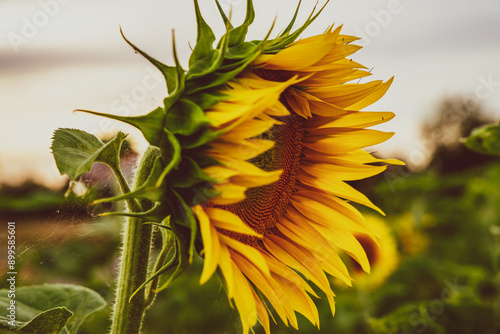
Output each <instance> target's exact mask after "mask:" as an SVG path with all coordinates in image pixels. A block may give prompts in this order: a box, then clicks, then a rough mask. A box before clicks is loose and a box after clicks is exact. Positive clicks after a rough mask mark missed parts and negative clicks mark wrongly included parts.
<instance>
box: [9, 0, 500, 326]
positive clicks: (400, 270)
mask: <svg viewBox="0 0 500 334" xmlns="http://www.w3.org/2000/svg"><path fill="white" fill-rule="evenodd" d="M254 2H255V9H256V14H257V16H256V21H255V23H254V24H253V26H252V27H251V30H250V34H249V38H255V39H258V38H262V37H263V36H264V35H265V33H266V32H267V31H268V29H269V27H270V26H271V24H272V21H273V20H274V18H275V17H276V15H278V19H277V24H276V33H278V31H279V30H280V29H282V28H284V27H285V26H286V24H287V23H288V21H289V19H290V18H291V17H292V15H293V12H294V10H295V7H296V1H290V0H275V1H272V2H271V1H263V0H254ZM302 3H303V4H302V10H301V13H300V16H299V19H298V22H302V21H303V20H304V19H305V18H306V17H307V16H308V14H309V13H310V11H311V10H312V8H313V7H314V4H315V1H309V0H303V1H302ZM221 4H222V5H223V7H224V8H225V9H226V10H228V9H229V7H230V1H229V0H221ZM200 5H201V7H202V11H203V13H204V16H205V17H206V19H207V21H208V22H209V24H210V25H211V26H212V27H215V29H214V30H215V32H216V34H218V35H219V36H220V35H221V34H222V33H223V29H224V27H223V25H222V23H221V22H220V19H219V18H218V14H217V10H216V7H215V5H214V2H213V1H212V0H200ZM232 6H233V20H234V21H235V22H240V21H241V20H242V18H243V16H244V14H245V1H243V0H233V1H232ZM193 12H194V11H193V5H192V3H191V1H182V2H181V1H171V0H165V1H161V2H160V1H152V0H145V1H142V2H139V1H133V0H123V1H113V0H110V1H95V0H87V1H82V0H64V1H63V0H40V1H31V0H24V1H14V0H0V221H1V222H2V223H1V224H0V226H4V224H6V222H7V221H16V223H17V229H18V231H17V235H18V244H17V245H18V247H20V249H21V251H19V252H18V254H20V255H18V261H19V266H20V268H19V270H18V271H19V273H20V274H19V277H18V279H19V280H20V281H19V282H18V284H23V285H28V284H40V283H44V282H69V283H76V284H82V285H85V286H87V287H90V288H92V289H95V290H96V291H98V292H99V293H100V294H101V295H102V296H103V297H105V298H106V299H107V300H108V301H110V300H111V299H112V289H113V284H114V276H115V271H116V265H117V253H116V249H117V246H118V243H119V231H120V222H119V220H111V219H92V212H90V209H89V208H88V206H87V204H88V203H89V202H90V201H91V200H92V198H95V197H96V196H102V195H105V196H108V195H110V194H112V193H113V191H114V183H113V180H112V179H111V177H110V175H109V173H108V172H107V170H106V169H105V168H103V167H102V166H95V168H93V170H92V172H91V173H90V174H88V175H86V176H85V178H84V183H85V184H86V186H87V187H88V188H89V189H90V190H89V192H88V194H87V196H86V197H84V198H83V199H81V198H77V197H74V196H70V197H68V198H64V197H63V194H64V191H65V185H66V184H67V180H66V178H64V177H61V176H59V173H58V171H57V169H56V167H55V164H54V162H53V158H52V155H51V153H50V149H49V147H50V144H51V136H52V133H53V131H54V130H55V129H56V128H58V127H73V128H79V129H83V130H86V131H88V132H91V133H94V134H96V135H98V136H100V137H101V138H109V137H111V136H112V135H113V134H114V133H115V132H116V131H117V130H119V129H121V130H123V131H125V132H127V133H130V134H131V136H130V137H129V138H130V142H129V145H128V149H126V150H124V152H123V158H124V159H123V160H124V161H125V163H126V164H127V166H128V167H127V168H128V170H129V171H130V170H131V169H132V168H133V165H134V161H135V160H136V159H137V156H138V155H140V153H141V152H142V151H143V150H144V148H145V145H144V140H143V139H142V138H141V137H140V136H139V135H138V134H137V132H136V131H135V130H134V129H131V128H129V127H127V126H125V125H122V124H119V123H115V122H112V121H108V120H105V119H102V118H98V117H93V116H90V115H85V114H74V113H72V112H71V111H72V110H74V109H76V108H81V109H90V110H95V111H100V112H106V113H114V114H121V115H140V114H145V113H147V112H149V111H151V110H153V109H155V108H156V107H157V106H158V105H160V104H161V103H162V100H163V98H164V97H165V94H166V89H165V87H164V83H163V81H162V78H161V77H159V75H158V73H156V72H155V70H154V69H153V67H152V66H151V65H149V63H148V62H147V61H145V60H144V59H143V58H142V57H140V56H138V55H136V54H134V52H133V51H132V50H131V48H130V47H128V45H126V43H125V42H124V41H123V40H122V38H121V36H120V34H119V26H121V27H122V28H123V31H124V33H125V35H126V36H127V37H128V38H129V39H130V40H131V41H132V42H133V43H135V44H136V45H137V46H139V47H140V48H142V49H143V50H145V51H146V52H148V53H149V54H150V55H152V56H153V57H155V58H157V59H159V60H162V61H163V62H165V63H170V64H171V63H172V53H171V49H172V48H171V40H172V39H171V30H172V29H175V36H176V41H177V47H178V51H179V55H180V58H181V61H182V62H183V64H187V59H188V57H189V54H190V47H189V43H190V44H191V45H194V42H195V39H196V28H195V17H194V13H193ZM332 23H335V24H336V25H338V24H343V25H344V28H343V33H345V34H353V35H357V36H360V37H362V38H363V39H362V40H361V41H360V43H359V44H361V45H363V46H365V48H363V49H362V50H361V51H360V52H358V53H357V54H354V55H353V59H354V60H356V61H358V62H360V63H362V64H364V65H365V66H367V67H369V68H372V67H373V69H372V73H373V76H372V77H371V78H367V79H366V80H372V79H384V80H386V79H389V78H390V77H392V76H393V75H394V76H395V81H394V83H393V86H392V87H391V89H390V90H389V92H388V93H387V95H386V96H385V97H384V98H382V99H381V101H379V102H377V103H376V104H375V105H373V106H372V107H371V108H369V110H382V111H385V110H389V111H393V112H395V113H396V118H395V119H394V120H392V121H391V122H389V123H388V124H384V125H383V126H379V127H378V128H379V129H382V130H385V131H394V132H396V135H395V136H394V137H393V138H392V139H391V140H389V141H388V142H387V143H384V144H383V145H379V146H377V147H376V148H373V149H370V151H371V152H377V154H378V155H380V156H382V157H399V158H401V159H403V160H405V161H406V162H407V164H408V167H407V168H394V169H390V170H388V171H387V172H386V173H385V174H383V175H381V176H379V177H377V178H372V179H370V180H368V181H364V182H358V183H356V184H355V185H356V186H357V187H358V188H360V189H362V190H363V191H364V192H366V193H368V194H369V195H370V196H371V198H372V199H373V201H374V202H375V203H376V204H377V205H378V206H380V207H381V208H382V209H383V210H384V211H385V212H386V213H387V218H384V219H382V220H381V217H376V216H375V214H374V213H371V212H367V214H368V215H369V219H372V220H373V222H374V224H382V226H386V229H387V240H389V242H388V245H389V246H387V247H386V248H385V249H382V250H380V251H376V249H375V248H373V249H374V251H373V254H372V256H373V258H372V260H373V261H374V262H375V264H376V265H377V263H381V264H383V265H381V266H380V273H377V272H376V269H377V266H376V265H375V268H374V272H373V275H372V276H370V277H369V278H367V277H364V276H359V277H358V279H357V280H358V281H359V282H360V283H359V287H358V288H356V289H347V290H346V289H344V288H343V287H341V286H339V287H338V288H337V291H338V292H337V296H338V297H337V299H336V300H337V315H336V316H335V318H333V319H332V318H331V316H328V312H327V309H328V307H327V305H322V304H321V305H322V306H321V318H322V328H321V331H319V332H321V333H331V332H332V331H333V330H336V332H340V333H372V332H375V333H400V334H403V333H471V332H477V333H496V330H498V328H500V327H498V326H499V324H498V323H497V324H495V323H494V321H495V319H500V313H499V312H500V299H499V290H500V283H499V280H500V276H499V257H500V255H499V254H500V226H499V225H500V223H499V218H500V206H499V205H498V203H500V187H499V186H498V185H499V184H500V164H499V163H498V160H494V159H492V158H488V157H485V156H481V155H477V154H474V153H471V152H469V151H467V150H466V149H465V148H463V146H462V145H461V144H460V143H459V138H460V137H463V136H467V135H468V134H469V133H470V131H471V129H472V128H474V127H476V126H478V125H481V124H486V123H491V122H497V121H498V119H499V118H500V62H499V61H498V59H500V34H499V31H500V1H499V0H477V1H474V2H472V1H468V0H455V1H452V0H442V1H431V0H413V1H412V0H349V1H348V0H335V1H332V2H331V3H330V4H329V5H328V6H327V7H326V9H325V11H324V13H323V14H322V15H321V16H320V17H319V18H318V20H317V21H316V22H315V23H314V24H313V25H312V26H311V27H310V28H308V30H306V34H305V36H308V35H314V34H318V33H321V32H323V31H324V30H325V29H326V27H327V26H328V25H330V24H332ZM186 67H187V66H186ZM372 215H373V216H372ZM381 228H383V227H381ZM4 240H6V228H3V227H2V228H0V247H2V249H0V254H1V255H2V257H1V258H0V274H1V275H2V276H3V273H4V272H5V270H4V269H5V263H4V260H3V259H4V258H5V257H4V252H5V249H4V248H5V247H4V245H5V243H4ZM390 240H393V241H392V242H391V241H390ZM365 246H366V248H367V249H372V248H371V246H370V245H365ZM346 261H347V259H346ZM353 270H355V268H353ZM199 272H200V267H199V263H198V264H197V265H195V266H194V267H193V269H192V275H184V277H183V278H182V279H179V280H178V281H177V282H176V283H175V284H174V285H173V286H172V288H171V289H170V290H168V291H166V292H165V293H164V295H163V296H162V295H160V296H159V298H158V301H157V303H156V304H155V305H154V307H153V308H152V310H151V313H150V315H149V316H150V319H149V321H148V322H147V323H148V326H149V327H148V329H147V331H146V333H148V334H149V333H151V334H155V333H163V331H164V328H165V326H166V325H165V324H167V323H168V324H169V325H171V326H173V328H174V329H173V330H172V332H173V333H180V334H182V333H189V334H191V333H195V334H197V333H214V334H215V333H231V334H232V333H238V331H239V330H240V329H239V325H238V320H237V315H236V312H234V311H232V310H231V309H230V308H229V306H228V303H227V299H226V297H225V292H224V291H223V290H221V288H220V286H219V283H218V281H217V279H216V278H214V279H212V280H211V281H210V282H209V283H207V285H205V286H203V287H199V286H198V283H197V280H198V278H197V277H199ZM4 282H5V280H4V278H3V277H1V278H0V288H2V287H4V284H5V283H4ZM333 283H335V282H333ZM162 297H163V298H162ZM107 312H109V309H106V310H103V311H101V312H99V313H98V314H96V315H95V316H93V317H92V319H90V321H88V322H87V323H86V325H85V326H84V328H82V333H101V332H104V331H105V329H106V328H107V326H108V323H107V317H108V314H107ZM497 321H498V320H497ZM495 326H497V327H495ZM301 329H302V330H303V331H302V332H304V333H318V331H317V329H314V328H312V326H310V325H309V324H308V323H307V322H306V321H303V322H301ZM257 332H258V333H261V329H257ZM289 332H293V330H291V329H288V328H286V327H284V326H278V327H277V328H275V329H274V330H273V333H289Z"/></svg>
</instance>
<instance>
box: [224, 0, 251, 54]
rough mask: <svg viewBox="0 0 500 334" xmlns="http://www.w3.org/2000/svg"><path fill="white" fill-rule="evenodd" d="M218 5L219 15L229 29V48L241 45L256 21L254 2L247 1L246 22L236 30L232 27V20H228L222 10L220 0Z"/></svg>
mask: <svg viewBox="0 0 500 334" xmlns="http://www.w3.org/2000/svg"><path fill="white" fill-rule="evenodd" d="M216 3H217V8H218V9H219V13H220V14H221V17H222V20H223V21H224V24H226V26H227V27H228V28H229V29H228V32H227V35H228V36H229V47H233V46H236V45H240V44H241V43H243V42H244V41H245V38H246V36H247V33H248V27H249V26H250V25H251V24H252V23H253V21H254V19H255V11H254V8H253V3H252V0H247V13H246V16H245V20H244V21H243V23H242V24H241V25H240V26H238V27H236V28H233V27H232V25H231V22H230V20H229V19H228V18H227V16H226V14H225V13H224V11H223V10H222V8H221V6H220V3H219V1H218V0H216Z"/></svg>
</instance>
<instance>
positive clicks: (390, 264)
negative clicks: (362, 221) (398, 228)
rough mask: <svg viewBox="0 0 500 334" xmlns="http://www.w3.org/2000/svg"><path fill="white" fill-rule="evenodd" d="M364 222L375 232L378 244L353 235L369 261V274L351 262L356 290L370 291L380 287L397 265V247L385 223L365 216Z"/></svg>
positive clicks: (363, 236) (377, 218)
mask: <svg viewBox="0 0 500 334" xmlns="http://www.w3.org/2000/svg"><path fill="white" fill-rule="evenodd" d="M365 218H366V221H367V222H368V223H369V224H370V225H371V226H372V227H373V228H374V229H376V230H377V232H378V235H379V238H380V241H381V242H380V244H377V243H376V242H374V240H373V239H371V238H369V237H367V236H366V235H364V234H355V237H356V239H357V240H358V242H359V243H360V244H361V245H362V246H363V249H364V250H365V252H366V254H367V256H368V260H369V261H370V266H371V273H370V275H367V274H366V273H365V272H364V271H363V270H362V269H361V268H360V267H359V265H358V264H357V263H355V262H352V261H351V267H352V270H351V272H352V276H353V278H354V280H355V281H356V288H357V289H360V290H364V291H370V290H373V289H376V288H378V287H379V286H380V285H382V284H383V283H384V282H385V281H386V280H387V278H388V277H389V276H390V275H391V274H392V273H393V272H394V270H396V268H397V266H398V264H399V252H398V245H397V242H396V240H395V239H394V234H393V233H392V232H391V229H390V228H389V226H387V223H386V222H385V221H384V220H383V219H380V218H379V217H377V216H374V215H365Z"/></svg>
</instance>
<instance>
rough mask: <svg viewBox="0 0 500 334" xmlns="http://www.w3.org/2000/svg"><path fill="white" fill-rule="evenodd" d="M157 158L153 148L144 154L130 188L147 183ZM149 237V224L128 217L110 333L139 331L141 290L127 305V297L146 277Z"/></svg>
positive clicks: (133, 205) (131, 204)
mask: <svg viewBox="0 0 500 334" xmlns="http://www.w3.org/2000/svg"><path fill="white" fill-rule="evenodd" d="M158 155H159V151H158V150H157V149H153V148H149V149H148V150H147V151H146V153H144V157H143V158H142V160H141V162H140V164H139V168H138V169H137V172H136V175H135V179H134V185H133V189H137V188H138V187H139V186H140V185H141V184H143V183H144V182H145V181H146V179H147V177H148V175H149V173H150V172H151V169H152V167H153V163H154V160H155V158H156V157H157V156H158ZM120 174H121V173H120ZM117 176H118V178H119V180H120V181H119V182H120V185H121V187H122V188H124V185H126V182H124V180H123V178H121V177H122V176H121V175H117ZM120 178H121V179H120ZM124 190H125V189H124ZM146 205H148V204H147V202H146V201H140V202H136V201H135V200H128V201H127V206H128V210H130V211H131V212H138V211H140V209H141V206H146ZM151 237H152V225H150V224H142V221H141V219H137V218H127V220H126V223H125V225H124V232H123V249H122V258H121V264H120V274H119V276H118V282H117V286H116V300H115V305H114V307H113V314H112V318H111V320H112V324H111V331H110V334H139V333H140V331H141V326H142V322H143V318H144V314H145V311H146V308H147V306H148V305H147V303H146V299H145V295H144V289H141V291H139V292H138V293H137V294H136V295H135V296H134V298H132V299H131V300H130V302H129V298H130V296H131V295H132V293H134V292H135V290H136V289H137V288H138V287H139V286H140V285H141V284H142V283H143V282H144V281H145V280H146V278H147V272H148V264H149V256H150V248H151Z"/></svg>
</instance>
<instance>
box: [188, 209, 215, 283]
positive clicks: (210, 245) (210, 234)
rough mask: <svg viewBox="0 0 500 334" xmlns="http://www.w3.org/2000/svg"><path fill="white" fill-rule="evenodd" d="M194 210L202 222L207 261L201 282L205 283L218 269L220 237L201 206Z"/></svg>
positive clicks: (202, 236)
mask: <svg viewBox="0 0 500 334" xmlns="http://www.w3.org/2000/svg"><path fill="white" fill-rule="evenodd" d="M193 212H194V214H195V215H196V217H197V218H198V221H199V223H200V231H201V238H202V240H203V249H204V257H205V263H204V265H203V271H202V273H201V278H200V284H204V283H205V282H206V281H208V279H209V278H210V277H212V275H213V273H214V272H215V270H216V269H217V266H218V262H219V249H220V245H219V239H218V237H217V231H216V230H215V229H214V228H213V227H212V226H211V225H210V219H209V218H208V216H207V214H206V213H205V211H203V208H202V207H201V206H199V205H198V206H195V207H194V208H193Z"/></svg>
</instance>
